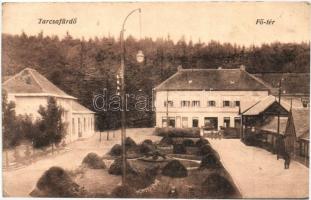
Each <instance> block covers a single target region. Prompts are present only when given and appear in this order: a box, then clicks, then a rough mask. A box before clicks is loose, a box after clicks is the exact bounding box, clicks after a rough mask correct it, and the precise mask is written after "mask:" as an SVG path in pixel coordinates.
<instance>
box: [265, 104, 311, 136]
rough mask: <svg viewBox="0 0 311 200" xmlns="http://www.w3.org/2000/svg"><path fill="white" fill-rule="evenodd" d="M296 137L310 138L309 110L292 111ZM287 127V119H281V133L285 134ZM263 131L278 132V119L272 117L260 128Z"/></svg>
mask: <svg viewBox="0 0 311 200" xmlns="http://www.w3.org/2000/svg"><path fill="white" fill-rule="evenodd" d="M292 114H293V120H294V125H295V132H296V137H298V138H309V129H310V128H309V119H310V116H309V109H292ZM286 125H287V117H280V133H281V134H284V133H285V129H286ZM260 129H262V130H266V131H271V132H277V117H270V118H269V119H268V120H267V121H266V123H265V124H264V125H263V126H261V127H260Z"/></svg>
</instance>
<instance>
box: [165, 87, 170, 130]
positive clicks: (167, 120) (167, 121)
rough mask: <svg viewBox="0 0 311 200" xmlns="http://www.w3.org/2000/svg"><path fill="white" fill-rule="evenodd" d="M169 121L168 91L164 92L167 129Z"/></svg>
mask: <svg viewBox="0 0 311 200" xmlns="http://www.w3.org/2000/svg"><path fill="white" fill-rule="evenodd" d="M168 123H169V119H168V90H166V127H168Z"/></svg>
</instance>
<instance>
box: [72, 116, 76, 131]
mask: <svg viewBox="0 0 311 200" xmlns="http://www.w3.org/2000/svg"><path fill="white" fill-rule="evenodd" d="M75 128H76V127H75V118H72V134H76V130H75Z"/></svg>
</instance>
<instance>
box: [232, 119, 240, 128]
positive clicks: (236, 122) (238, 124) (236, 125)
mask: <svg viewBox="0 0 311 200" xmlns="http://www.w3.org/2000/svg"><path fill="white" fill-rule="evenodd" d="M234 127H235V128H241V118H240V117H235V118H234Z"/></svg>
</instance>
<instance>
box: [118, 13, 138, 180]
mask: <svg viewBox="0 0 311 200" xmlns="http://www.w3.org/2000/svg"><path fill="white" fill-rule="evenodd" d="M136 11H138V12H139V14H140V13H141V9H140V8H137V9H135V10H132V11H131V12H130V13H129V14H128V15H127V16H126V17H125V19H124V21H123V24H122V29H121V32H120V44H121V68H120V82H121V90H120V93H121V103H122V107H121V143H122V185H125V177H126V150H125V138H126V128H125V127H126V115H125V112H126V110H125V82H124V72H125V44H124V32H125V29H124V28H125V23H126V21H127V19H128V17H129V16H131V15H132V14H133V13H134V12H136ZM139 19H140V18H139ZM140 25H141V22H140ZM140 29H141V26H140ZM140 32H141V30H140ZM136 59H137V62H139V63H141V62H143V61H144V54H143V52H142V51H141V50H139V51H138V53H137V55H136Z"/></svg>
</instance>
